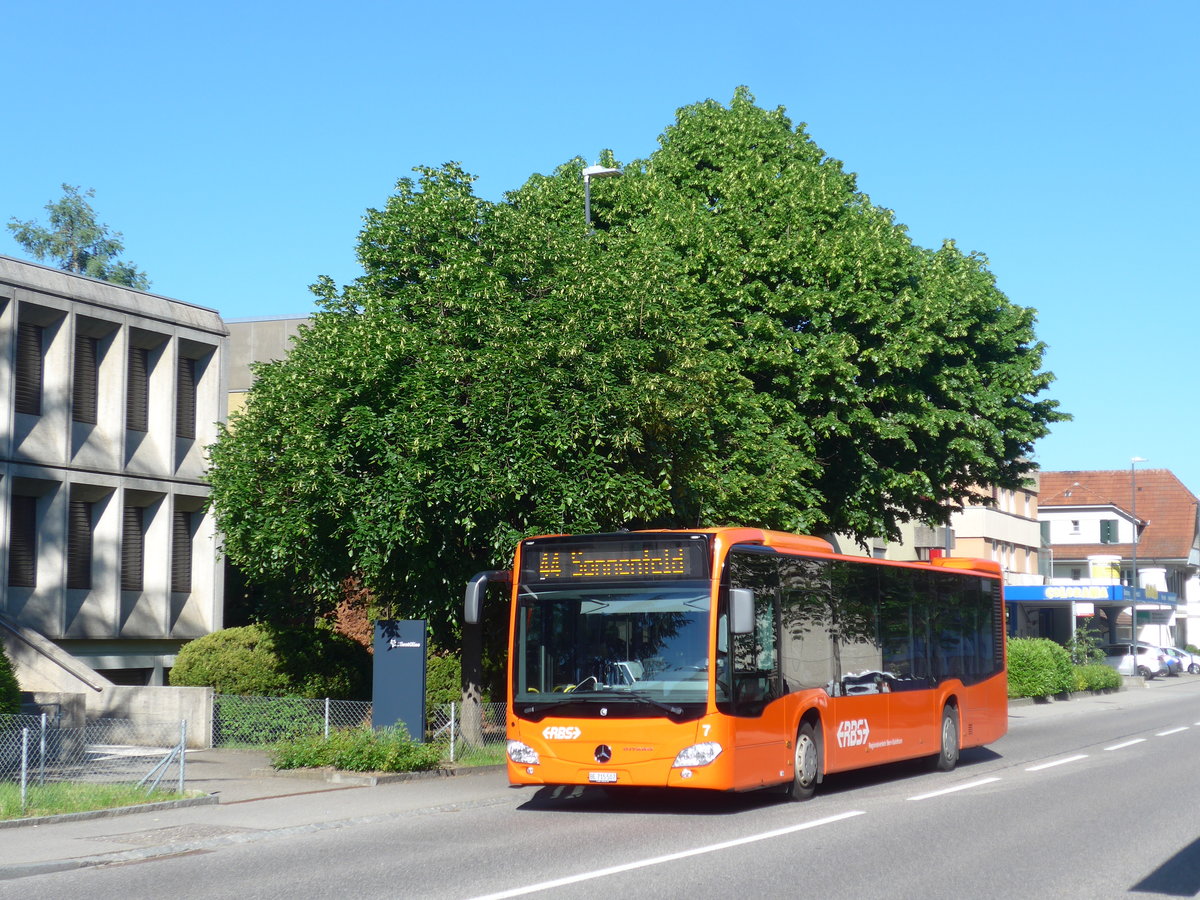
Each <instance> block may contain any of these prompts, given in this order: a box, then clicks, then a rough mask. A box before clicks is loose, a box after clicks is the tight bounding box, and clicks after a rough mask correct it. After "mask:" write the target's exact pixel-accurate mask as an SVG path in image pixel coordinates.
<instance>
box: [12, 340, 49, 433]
mask: <svg viewBox="0 0 1200 900" xmlns="http://www.w3.org/2000/svg"><path fill="white" fill-rule="evenodd" d="M44 333H45V329H44V328H42V326H41V325H34V324H33V323H31V322H20V323H18V324H17V359H16V366H15V371H14V373H13V376H14V377H13V381H14V391H15V396H14V401H15V403H14V406H15V408H16V411H17V412H19V413H24V414H25V415H27V416H40V415H41V414H42V338H43V334H44Z"/></svg>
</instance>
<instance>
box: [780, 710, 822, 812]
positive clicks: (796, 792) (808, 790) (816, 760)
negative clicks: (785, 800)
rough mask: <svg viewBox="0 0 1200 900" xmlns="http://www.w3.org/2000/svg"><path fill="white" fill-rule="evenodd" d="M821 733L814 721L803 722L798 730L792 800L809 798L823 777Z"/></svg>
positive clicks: (790, 791) (791, 791)
mask: <svg viewBox="0 0 1200 900" xmlns="http://www.w3.org/2000/svg"><path fill="white" fill-rule="evenodd" d="M821 765H822V760H821V734H820V730H819V728H817V727H814V726H813V723H812V722H802V723H801V725H800V730H799V731H797V732H796V753H795V759H794V760H793V768H794V772H793V775H792V784H791V787H790V788H789V789H788V797H789V798H791V799H792V800H807V799H809V798H810V797H812V795H813V794H814V793H815V792H816V790H817V782H818V781H820V779H821Z"/></svg>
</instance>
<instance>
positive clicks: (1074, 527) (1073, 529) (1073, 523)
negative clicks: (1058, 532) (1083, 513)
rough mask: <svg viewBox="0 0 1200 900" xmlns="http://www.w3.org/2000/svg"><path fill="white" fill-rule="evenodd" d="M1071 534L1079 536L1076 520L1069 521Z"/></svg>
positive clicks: (1077, 521)
mask: <svg viewBox="0 0 1200 900" xmlns="http://www.w3.org/2000/svg"><path fill="white" fill-rule="evenodd" d="M1071 534H1079V520H1078V519H1072V520H1071Z"/></svg>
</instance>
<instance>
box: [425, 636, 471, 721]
mask: <svg viewBox="0 0 1200 900" xmlns="http://www.w3.org/2000/svg"><path fill="white" fill-rule="evenodd" d="M461 702H462V662H461V661H460V660H459V658H458V654H456V653H451V652H450V651H448V650H441V651H438V650H433V651H432V652H431V653H430V654H429V658H428V660H426V663H425V706H426V709H429V710H433V709H436V708H437V707H439V706H442V705H443V704H446V703H461Z"/></svg>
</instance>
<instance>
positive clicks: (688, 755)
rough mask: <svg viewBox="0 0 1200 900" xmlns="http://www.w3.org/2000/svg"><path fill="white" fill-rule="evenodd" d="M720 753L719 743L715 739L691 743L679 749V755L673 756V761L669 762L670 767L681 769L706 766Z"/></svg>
mask: <svg viewBox="0 0 1200 900" xmlns="http://www.w3.org/2000/svg"><path fill="white" fill-rule="evenodd" d="M720 755H721V745H720V744H718V743H717V742H716V741H707V742H705V743H703V744H692V746H690V747H684V748H683V749H682V750H680V751H679V755H678V756H676V757H675V762H673V763H671V768H673V769H682V768H697V767H699V766H707V765H708V764H709V763H710V762H712V761H713V760H714V759H716V758H717V757H718V756H720Z"/></svg>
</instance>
